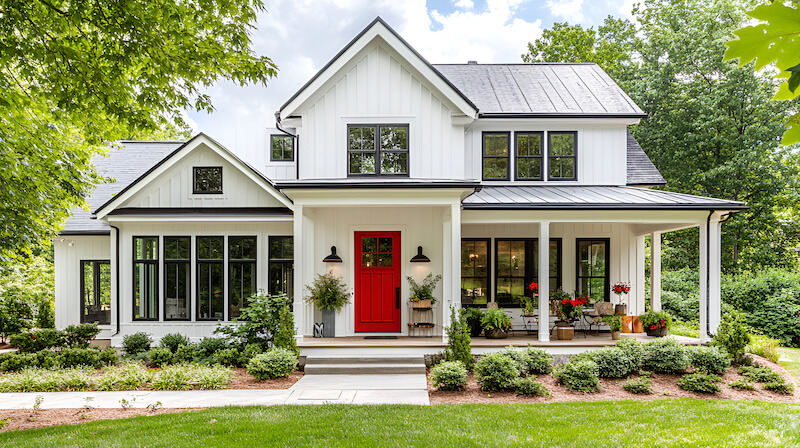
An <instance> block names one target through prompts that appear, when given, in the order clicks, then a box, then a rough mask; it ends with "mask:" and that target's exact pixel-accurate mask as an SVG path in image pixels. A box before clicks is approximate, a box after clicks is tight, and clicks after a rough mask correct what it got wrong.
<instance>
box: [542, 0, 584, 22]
mask: <svg viewBox="0 0 800 448" xmlns="http://www.w3.org/2000/svg"><path fill="white" fill-rule="evenodd" d="M547 8H549V9H550V13H551V14H552V15H553V16H555V17H560V18H562V19H565V20H567V21H568V22H570V23H576V22H582V21H583V20H584V16H583V0H547Z"/></svg>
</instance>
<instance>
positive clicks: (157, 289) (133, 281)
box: [131, 235, 162, 322]
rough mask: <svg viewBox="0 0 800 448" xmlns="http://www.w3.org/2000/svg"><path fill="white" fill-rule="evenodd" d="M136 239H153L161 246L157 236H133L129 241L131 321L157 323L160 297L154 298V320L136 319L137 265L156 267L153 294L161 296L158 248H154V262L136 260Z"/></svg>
mask: <svg viewBox="0 0 800 448" xmlns="http://www.w3.org/2000/svg"><path fill="white" fill-rule="evenodd" d="M137 238H146V239H155V240H156V244H158V245H162V244H161V237H160V236H159V235H134V236H133V238H132V240H131V242H132V245H131V255H132V259H133V263H132V268H133V269H132V275H131V286H132V292H133V295H132V296H131V311H132V314H131V320H132V321H136V322H138V321H142V322H159V321H160V320H161V310H160V309H159V308H160V307H159V305H160V302H161V297H156V300H155V306H156V310H155V316H156V317H154V318H150V317H147V318H144V317H136V265H137V264H139V263H144V264H152V265H155V267H156V271H155V280H154V281H155V283H156V287H155V292H156V295H157V296H160V295H161V288H160V287H159V281H160V279H159V275H160V274H161V273H160V272H159V271H160V270H161V266H160V265H161V260H160V259H159V258H158V255H159V252H160V251H159V250H158V248H156V259H155V260H143V259H138V258H136V239H137Z"/></svg>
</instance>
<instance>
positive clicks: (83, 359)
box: [58, 348, 102, 369]
mask: <svg viewBox="0 0 800 448" xmlns="http://www.w3.org/2000/svg"><path fill="white" fill-rule="evenodd" d="M58 364H59V365H60V366H61V367H62V368H72V367H91V368H93V369H97V368H100V367H101V366H102V363H101V362H100V350H97V349H94V348H66V349H64V350H62V351H61V354H60V355H59V356H58Z"/></svg>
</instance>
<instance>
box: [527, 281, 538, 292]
mask: <svg viewBox="0 0 800 448" xmlns="http://www.w3.org/2000/svg"><path fill="white" fill-rule="evenodd" d="M528 289H530V290H531V291H533V292H539V284H538V283H536V282H531V284H530V285H528Z"/></svg>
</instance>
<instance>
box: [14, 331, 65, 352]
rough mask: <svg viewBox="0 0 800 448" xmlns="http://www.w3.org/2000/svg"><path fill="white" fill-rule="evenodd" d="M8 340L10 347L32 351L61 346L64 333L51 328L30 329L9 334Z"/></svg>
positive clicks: (21, 350)
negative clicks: (9, 339) (9, 338)
mask: <svg viewBox="0 0 800 448" xmlns="http://www.w3.org/2000/svg"><path fill="white" fill-rule="evenodd" d="M10 342H11V346H12V347H16V348H17V349H19V351H20V352H22V353H34V352H38V351H40V350H46V349H48V348H59V347H63V346H64V333H62V332H60V331H58V330H56V329H53V328H44V329H39V330H30V331H24V332H22V333H17V334H13V335H11V341H10Z"/></svg>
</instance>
